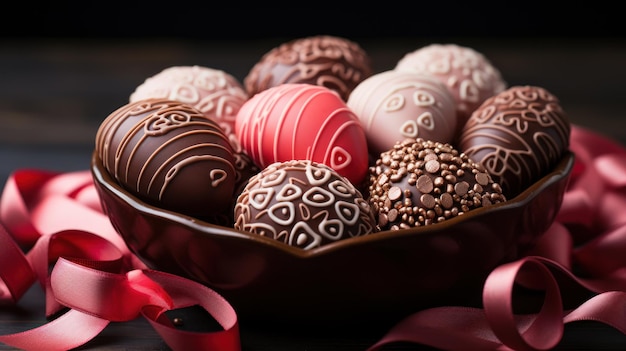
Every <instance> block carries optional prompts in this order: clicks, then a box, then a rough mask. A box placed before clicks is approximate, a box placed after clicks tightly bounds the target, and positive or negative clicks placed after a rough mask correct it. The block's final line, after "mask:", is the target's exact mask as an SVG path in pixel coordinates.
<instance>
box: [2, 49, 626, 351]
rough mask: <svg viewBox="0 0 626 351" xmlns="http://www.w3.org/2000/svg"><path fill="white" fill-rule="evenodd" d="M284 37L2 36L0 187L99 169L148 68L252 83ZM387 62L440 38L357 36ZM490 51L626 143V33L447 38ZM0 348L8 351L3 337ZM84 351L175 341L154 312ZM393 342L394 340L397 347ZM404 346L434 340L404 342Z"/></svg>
mask: <svg viewBox="0 0 626 351" xmlns="http://www.w3.org/2000/svg"><path fill="white" fill-rule="evenodd" d="M283 39H284V38H278V37H276V38H267V39H254V40H241V41H228V42H227V41H217V40H198V39H185V40H183V39H172V38H170V39H163V38H152V39H149V40H136V39H130V40H122V39H116V40H94V41H85V40H78V39H54V38H50V39H37V40H35V39H32V40H18V39H3V40H2V42H1V45H0V77H1V80H0V126H1V127H0V188H1V185H2V184H4V182H5V181H6V179H7V177H8V176H9V175H10V174H11V172H13V171H14V170H16V169H20V168H39V169H48V170H58V171H72V170H83V169H87V168H88V167H89V159H90V156H91V152H92V150H93V145H94V136H95V132H96V130H97V128H98V126H99V123H100V122H101V121H102V120H103V119H104V118H105V117H106V116H107V115H108V114H109V113H110V112H112V111H113V110H115V109H116V108H118V107H120V106H121V105H123V104H125V103H127V101H128V97H129V95H130V93H131V92H132V91H133V90H134V88H135V87H136V86H137V85H139V84H141V83H142V82H143V81H144V80H145V79H146V78H147V77H149V76H151V75H153V74H155V73H157V72H159V71H160V70H162V69H164V68H166V67H169V66H174V65H202V66H207V67H212V68H217V69H222V70H224V71H226V72H229V73H231V74H233V75H234V76H235V77H237V78H238V79H240V80H243V78H244V77H245V75H246V74H247V72H248V70H249V69H250V68H251V67H252V65H253V64H254V63H255V62H256V61H257V60H258V59H259V58H260V57H261V55H262V54H263V53H265V52H266V51H267V50H269V49H270V48H272V47H274V46H276V45H278V44H279V43H281V42H282V41H283ZM359 40H360V41H359V43H360V44H361V45H362V46H363V48H364V49H365V50H366V51H368V53H369V54H370V55H371V57H372V61H373V63H374V67H375V69H376V70H377V71H382V70H386V69H390V68H392V67H393V66H394V65H395V62H396V61H397V60H399V59H400V58H401V57H402V56H403V55H404V54H405V53H407V52H409V51H413V50H415V49H417V48H418V47H420V46H423V45H427V44H430V43H432V42H433V41H432V40H429V39H426V38H424V37H416V38H401V39H393V38H372V39H363V40H361V39H359ZM438 42H451V43H452V42H454V43H456V44H460V45H465V46H471V47H473V48H475V49H476V50H478V51H480V52H482V53H483V54H485V55H486V56H487V57H488V58H489V59H490V60H491V61H492V63H493V64H494V65H495V66H496V67H498V68H499V69H500V71H501V73H502V74H503V77H504V78H505V80H506V81H507V83H508V84H509V86H513V85H526V84H529V85H538V86H543V87H544V88H546V89H548V90H549V91H551V92H552V93H554V94H555V95H557V96H558V97H559V98H560V99H561V104H562V106H563V107H564V109H565V111H566V112H567V113H568V115H569V117H570V120H571V122H572V123H575V124H578V125H581V126H585V127H588V128H591V129H593V130H596V131H598V132H600V133H602V134H604V135H605V136H607V137H609V138H612V139H615V140H616V141H618V142H620V143H623V144H625V145H626V117H625V116H624V115H623V113H624V110H626V41H625V40H623V39H621V38H619V37H611V38H604V37H591V38H589V37H586V38H575V37H568V38H543V39H537V38H527V39H524V38H517V39H516V40H515V41H509V40H506V39H505V38H464V37H458V38H446V39H439V40H438ZM42 306H43V293H42V292H41V291H40V289H39V287H38V286H34V287H33V288H31V290H30V291H29V292H28V294H27V295H26V296H25V297H24V298H23V299H22V300H21V301H20V302H19V304H18V305H17V306H14V307H0V334H7V333H12V332H17V331H21V330H25V329H28V328H30V327H33V326H36V325H38V324H41V323H43V322H44V319H43V317H42V309H43V307H42ZM241 328H242V332H241V336H242V346H243V349H244V350H250V351H253V350H302V351H304V350H307V351H315V350H339V351H340V350H364V349H366V348H367V347H368V346H370V345H371V344H373V342H375V341H376V340H378V338H380V337H381V336H382V335H383V334H384V333H385V332H386V330H383V329H374V330H372V331H369V332H367V333H366V332H362V333H357V334H354V333H348V332H345V333H344V332H342V331H340V332H337V333H332V332H323V333H322V332H315V333H311V334H306V335H301V334H296V333H291V332H289V331H280V330H271V329H261V328H259V327H258V326H254V325H241ZM0 349H1V350H5V349H10V348H8V347H6V345H2V344H0ZM81 349H84V350H167V349H168V348H167V346H166V345H165V343H164V342H163V341H161V339H160V338H159V336H158V335H157V334H156V332H154V331H153V330H152V329H151V327H150V325H149V324H148V323H147V322H146V321H144V320H141V319H139V320H136V321H132V322H128V323H112V324H111V325H110V326H108V327H107V328H106V329H105V330H104V332H103V333H102V334H100V335H99V336H97V337H96V338H95V339H94V340H92V341H91V342H89V343H88V344H87V345H85V346H84V347H83V348H81ZM389 349H390V350H391V348H389ZM397 349H402V350H408V349H411V350H426V349H428V348H426V347H418V346H411V347H408V346H404V347H401V346H398V348H397ZM557 349H559V350H588V349H596V350H624V349H626V336H624V335H622V334H621V333H619V332H617V331H615V330H613V329H611V328H609V327H606V326H603V325H599V324H594V323H590V322H585V323H577V324H571V325H568V326H567V327H566V332H565V337H564V339H563V341H562V343H561V345H559V347H558V348H557Z"/></svg>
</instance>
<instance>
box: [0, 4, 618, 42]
mask: <svg viewBox="0 0 626 351" xmlns="http://www.w3.org/2000/svg"><path fill="white" fill-rule="evenodd" d="M231 3H232V5H231V4H220V3H219V2H215V1H212V2H210V1H203V2H190V1H170V2H145V3H144V2H140V1H100V2H91V1H83V2H63V1H54V2H47V3H43V4H37V5H34V4H31V3H30V2H27V1H23V2H13V3H12V6H14V8H13V9H12V10H11V11H6V12H4V14H3V17H4V21H2V24H1V25H2V27H1V28H2V32H3V33H2V35H3V36H5V37H13V38H25V37H33V36H34V37H49V38H50V37H53V38H54V37H81V38H89V39H94V38H142V39H145V38H186V39H200V40H229V41H230V40H233V39H259V38H263V39H266V38H271V37H277V38H287V37H299V36H306V35H314V34H334V35H339V36H347V37H351V38H354V39H357V40H364V39H371V38H388V37H394V38H415V37H424V38H430V39H436V38H443V37H445V38H448V37H459V36H462V37H490V38H495V37H500V38H502V37H507V38H511V37H518V38H521V37H524V38H529V37H530V38H532V37H546V36H553V37H570V38H572V37H595V36H602V37H605V36H612V37H615V36H622V35H623V34H624V33H625V29H624V25H623V21H622V11H621V8H620V6H619V3H618V2H605V1H591V2H590V1H585V2H583V1H567V2H558V3H557V2H552V1H536V2H533V1H492V0H490V1H415V2H412V3H402V2H398V1H392V2H388V1H387V2H386V1H377V2H347V3H346V2H339V1H299V2H296V1H293V2H285V3H276V2H267V1H266V2H256V3H252V4H250V3H245V2H238V1H232V2H231ZM259 3H261V4H262V5H259Z"/></svg>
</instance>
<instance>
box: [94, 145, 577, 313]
mask: <svg viewBox="0 0 626 351" xmlns="http://www.w3.org/2000/svg"><path fill="white" fill-rule="evenodd" d="M573 165H574V155H573V154H572V153H567V155H566V156H565V157H564V158H563V159H562V160H561V161H560V163H559V164H558V165H557V166H556V167H555V168H554V170H553V171H552V172H551V173H549V174H547V175H546V176H544V177H543V178H542V179H540V180H539V181H537V182H536V183H535V184H533V185H532V186H530V187H529V188H528V189H526V190H525V191H524V192H523V193H521V194H520V195H519V196H517V197H515V198H513V199H509V200H508V201H507V202H504V203H501V204H496V205H493V206H490V207H487V208H478V209H475V210H472V211H471V212H468V213H466V214H465V215H463V216H459V217H455V218H453V219H449V220H447V221H445V222H442V223H438V224H434V225H431V226H425V227H419V228H412V229H405V230H399V231H388V232H379V233H376V234H373V235H368V236H363V237H357V238H350V239H346V240H342V241H339V242H335V243H331V244H329V245H326V246H323V247H320V248H317V249H313V250H309V251H304V250H301V249H297V248H294V247H291V246H288V245H285V244H283V243H280V242H277V241H275V240H273V239H270V238H267V237H263V236H259V235H256V234H250V233H246V232H242V231H238V230H235V229H233V228H227V227H221V226H217V225H214V224H210V223H206V222H203V221H200V220H198V219H195V218H191V217H188V216H185V215H181V214H179V213H174V212H171V211H166V210H163V209H160V208H157V207H154V206H151V205H148V204H146V203H144V202H143V201H141V200H139V199H138V198H136V197H135V196H133V195H131V194H129V193H128V192H127V191H125V190H124V189H123V188H122V187H120V186H119V185H118V184H117V183H116V182H115V181H114V179H113V178H112V177H110V176H109V175H108V174H107V172H106V171H105V169H104V168H103V166H102V164H101V163H100V162H99V160H98V158H97V156H96V155H95V154H94V157H93V159H92V169H91V170H92V172H93V178H94V182H95V185H96V188H97V190H98V192H99V195H100V197H101V202H102V205H103V208H104V211H105V212H106V213H107V215H108V216H109V218H110V220H111V222H112V224H113V226H114V227H115V228H116V230H117V231H118V232H119V234H120V235H121V236H122V237H123V238H124V240H125V242H126V243H127V244H128V246H129V247H130V249H131V250H132V251H133V252H134V253H135V254H136V255H137V256H138V257H139V258H140V259H142V260H143V261H144V262H146V264H147V265H149V266H150V267H152V268H154V269H159V270H162V271H166V272H170V273H175V274H179V275H182V276H185V277H188V278H191V279H194V280H196V281H199V282H202V283H204V284H206V285H207V286H209V287H211V288H213V289H215V290H216V291H218V292H219V293H221V294H222V295H223V296H224V297H225V298H226V299H227V300H228V301H229V302H230V303H231V304H232V305H233V307H234V308H235V309H236V311H238V313H239V315H240V316H241V318H244V319H245V318H261V319H263V320H266V321H270V320H274V321H286V322H295V321H307V322H322V323H327V322H328V321H335V322H337V321H353V322H355V323H356V322H367V321H371V320H381V319H386V318H393V319H397V318H399V317H401V316H404V315H408V314H411V313H414V312H416V311H418V310H419V309H423V308H427V307H433V306H438V305H451V304H468V303H475V302H480V295H481V290H482V285H483V283H484V280H485V278H486V277H487V275H488V274H489V273H490V272H491V271H492V270H493V269H494V268H495V267H497V266H498V265H500V264H502V263H504V262H507V261H511V260H514V259H516V258H519V257H520V255H522V254H523V253H524V251H525V250H527V249H528V248H529V247H531V246H532V245H533V243H534V242H535V241H536V240H537V239H538V237H539V236H541V235H542V234H543V233H544V232H545V231H546V230H547V229H548V227H549V226H550V225H551V223H552V222H553V220H554V218H555V216H556V214H557V212H558V210H559V208H560V206H561V203H562V200H563V194H564V192H565V189H566V186H567V182H568V179H569V174H570V172H571V170H572V167H573Z"/></svg>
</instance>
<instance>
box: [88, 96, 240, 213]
mask: <svg viewBox="0 0 626 351" xmlns="http://www.w3.org/2000/svg"><path fill="white" fill-rule="evenodd" d="M95 147H96V152H97V155H98V157H99V159H100V160H102V164H103V166H104V168H105V169H106V170H107V172H108V173H109V174H111V176H112V177H113V178H114V179H115V180H116V181H117V182H119V183H120V184H121V185H122V186H124V188H125V189H127V190H128V191H129V192H131V193H133V194H134V195H136V196H138V197H140V198H142V199H143V200H145V201H148V202H150V203H152V204H155V205H158V206H159V207H162V208H166V209H169V210H173V211H177V212H181V213H185V214H189V215H193V216H198V217H200V218H210V217H213V216H215V215H216V214H218V213H220V214H221V213H224V212H225V213H226V214H228V212H229V211H230V208H231V203H232V198H233V192H234V190H235V185H236V182H237V173H236V170H235V166H234V163H235V157H234V155H233V149H232V147H231V144H230V142H229V140H228V138H227V136H226V135H225V133H224V131H223V130H222V129H221V128H220V127H219V126H218V124H217V123H216V122H214V121H212V120H210V119H207V118H206V117H205V116H204V115H203V114H202V113H201V112H200V111H198V110H197V109H195V108H194V107H191V106H189V105H186V104H183V103H181V102H178V101H172V100H167V99H148V100H139V101H136V102H133V103H129V104H127V105H124V106H122V107H120V108H119V109H117V110H115V111H113V112H112V113H111V114H110V115H109V116H108V117H107V118H106V119H104V120H103V121H102V123H101V124H100V127H99V129H98V131H97V135H96V145H95ZM218 217H219V216H218Z"/></svg>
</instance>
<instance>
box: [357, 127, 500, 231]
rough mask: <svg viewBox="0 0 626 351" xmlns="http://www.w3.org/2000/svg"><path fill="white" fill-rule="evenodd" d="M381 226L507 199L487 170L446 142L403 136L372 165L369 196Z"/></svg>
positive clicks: (417, 222) (433, 218)
mask: <svg viewBox="0 0 626 351" xmlns="http://www.w3.org/2000/svg"><path fill="white" fill-rule="evenodd" d="M368 200H369V202H370V204H371V205H372V209H373V210H374V213H375V214H377V215H378V226H379V229H380V230H397V229H404V228H411V227H419V226H424V225H431V224H434V223H439V222H442V221H444V220H447V219H449V218H452V217H456V216H459V215H462V214H463V213H466V212H468V211H471V210H472V209H475V208H479V207H485V206H489V205H492V204H496V203H500V202H504V201H506V198H505V196H504V195H503V194H502V189H501V188H500V186H499V185H498V184H497V183H495V182H494V181H493V180H492V179H491V177H490V175H489V174H488V173H487V171H486V170H485V169H484V168H483V167H482V166H481V165H480V164H479V163H476V162H473V161H472V160H471V159H469V158H468V157H467V155H465V154H463V153H461V152H459V151H458V150H456V149H455V148H454V147H453V146H452V145H450V144H448V143H441V142H437V141H431V140H425V139H422V138H417V139H405V140H404V141H402V142H397V143H396V144H395V145H394V147H393V148H392V149H390V150H388V151H385V152H383V153H381V155H380V157H379V158H378V159H377V160H376V163H375V165H373V166H372V167H370V185H369V198H368Z"/></svg>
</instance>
